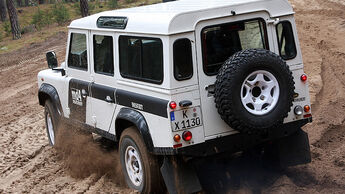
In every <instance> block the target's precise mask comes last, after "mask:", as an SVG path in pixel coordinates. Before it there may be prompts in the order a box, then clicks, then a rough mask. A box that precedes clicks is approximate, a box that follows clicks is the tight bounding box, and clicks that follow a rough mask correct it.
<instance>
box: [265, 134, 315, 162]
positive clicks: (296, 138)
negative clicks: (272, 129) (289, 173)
mask: <svg viewBox="0 0 345 194" xmlns="http://www.w3.org/2000/svg"><path fill="white" fill-rule="evenodd" d="M264 158H265V159H266V160H272V159H273V160H274V161H275V162H278V163H279V164H278V165H279V166H280V167H288V166H295V165H299V164H306V163H309V162H311V155H310V146H309V138H308V134H307V133H306V132H304V131H303V130H302V129H299V130H298V131H297V132H296V133H294V134H293V135H291V136H289V137H285V138H282V139H280V140H278V141H276V142H274V143H272V144H270V145H268V146H266V148H265V156H264Z"/></svg>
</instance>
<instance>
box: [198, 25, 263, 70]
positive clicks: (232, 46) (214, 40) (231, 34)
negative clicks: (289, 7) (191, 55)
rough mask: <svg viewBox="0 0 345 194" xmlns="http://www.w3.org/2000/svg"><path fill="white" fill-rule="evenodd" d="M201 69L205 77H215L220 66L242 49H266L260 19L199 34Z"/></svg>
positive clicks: (221, 26)
mask: <svg viewBox="0 0 345 194" xmlns="http://www.w3.org/2000/svg"><path fill="white" fill-rule="evenodd" d="M201 38H202V54H203V67H204V72H205V74H206V75H210V76H211V75H216V74H217V73H218V70H219V68H220V67H221V66H222V64H223V63H224V62H225V61H226V60H227V59H228V58H229V57H230V56H232V55H233V54H235V53H236V52H238V51H241V50H244V49H252V48H263V49H269V48H268V42H267V32H266V26H265V22H264V20H262V19H254V20H249V21H240V22H234V23H226V24H220V25H215V26H209V27H205V28H204V29H203V30H202V32H201Z"/></svg>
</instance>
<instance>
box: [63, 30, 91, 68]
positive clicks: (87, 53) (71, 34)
mask: <svg viewBox="0 0 345 194" xmlns="http://www.w3.org/2000/svg"><path fill="white" fill-rule="evenodd" d="M73 34H82V35H84V36H85V41H86V57H87V67H86V69H85V68H81V67H76V66H70V64H69V63H68V61H69V57H70V53H71V50H72V41H73ZM87 39H88V36H87V34H86V33H82V32H71V33H70V39H69V48H68V53H67V67H68V68H71V69H75V70H80V71H84V72H88V71H89V67H90V64H89V49H88V40H87Z"/></svg>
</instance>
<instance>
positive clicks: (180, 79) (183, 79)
mask: <svg viewBox="0 0 345 194" xmlns="http://www.w3.org/2000/svg"><path fill="white" fill-rule="evenodd" d="M179 40H188V41H189V43H190V60H191V62H192V63H191V66H192V72H191V74H190V75H189V76H188V77H184V78H178V77H176V65H175V44H176V42H177V41H179ZM172 46H173V56H172V57H173V66H174V67H173V74H174V78H175V79H176V80H177V81H185V80H189V79H191V78H192V77H193V75H194V67H193V66H194V63H193V48H192V42H191V40H190V39H189V38H178V39H176V40H174V43H173V45H172Z"/></svg>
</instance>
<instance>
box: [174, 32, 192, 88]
mask: <svg viewBox="0 0 345 194" xmlns="http://www.w3.org/2000/svg"><path fill="white" fill-rule="evenodd" d="M174 76H175V79H176V80H179V81H182V80H187V79H190V78H191V77H192V76H193V58H192V44H191V42H190V40H189V39H187V38H184V39H179V40H176V41H175V42H174Z"/></svg>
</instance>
